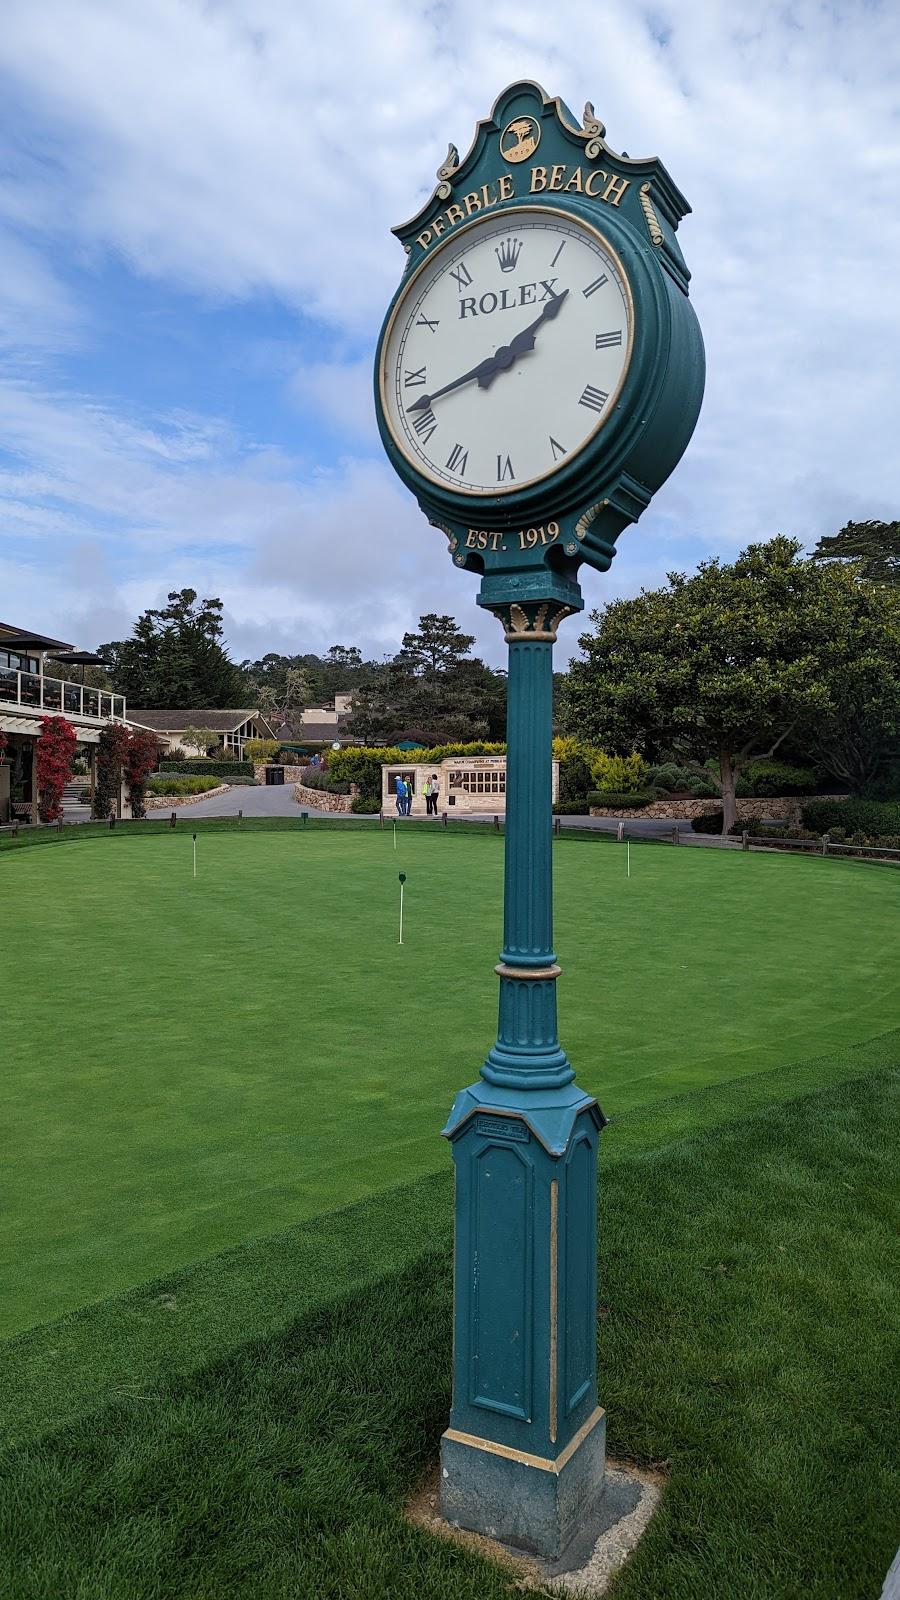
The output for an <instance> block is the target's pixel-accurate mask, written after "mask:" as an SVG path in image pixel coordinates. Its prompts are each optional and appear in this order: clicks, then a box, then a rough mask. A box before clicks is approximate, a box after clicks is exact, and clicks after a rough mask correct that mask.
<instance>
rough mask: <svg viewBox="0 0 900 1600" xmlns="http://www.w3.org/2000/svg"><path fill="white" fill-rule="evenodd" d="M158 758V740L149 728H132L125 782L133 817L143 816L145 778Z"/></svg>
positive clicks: (144, 814) (144, 808)
mask: <svg viewBox="0 0 900 1600" xmlns="http://www.w3.org/2000/svg"><path fill="white" fill-rule="evenodd" d="M158 760H159V741H158V740H157V737H156V734H155V733H153V732H152V731H151V729H149V728H143V729H141V728H132V730H131V735H130V738H129V741H128V754H127V755H126V757H125V782H126V784H127V786H128V800H129V804H130V806H131V815H132V816H133V817H138V818H140V817H145V816H146V815H147V807H146V804H145V800H146V794H147V779H148V777H149V775H150V773H151V772H152V771H153V768H154V767H155V766H156V763H157V761H158Z"/></svg>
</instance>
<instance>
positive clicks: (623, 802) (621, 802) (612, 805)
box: [588, 789, 660, 811]
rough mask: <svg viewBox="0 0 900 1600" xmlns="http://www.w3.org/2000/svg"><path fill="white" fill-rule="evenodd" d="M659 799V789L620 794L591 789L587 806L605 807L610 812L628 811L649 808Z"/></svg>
mask: <svg viewBox="0 0 900 1600" xmlns="http://www.w3.org/2000/svg"><path fill="white" fill-rule="evenodd" d="M659 797H660V790H659V789H634V790H627V791H625V792H624V793H620V794H617V793H616V792H615V791H614V790H612V789H592V790H591V792H590V794H589V795H588V805H591V806H606V807H608V808H609V810H610V811H630V810H632V809H640V808H642V807H643V806H650V805H652V804H653V802H654V800H658V799H659Z"/></svg>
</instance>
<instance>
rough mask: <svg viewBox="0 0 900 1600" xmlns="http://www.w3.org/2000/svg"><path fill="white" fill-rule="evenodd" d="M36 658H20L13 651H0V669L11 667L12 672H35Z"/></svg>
mask: <svg viewBox="0 0 900 1600" xmlns="http://www.w3.org/2000/svg"><path fill="white" fill-rule="evenodd" d="M38 666H39V662H38V659H37V657H36V656H20V655H17V654H16V652H15V651H14V650H0V667H11V668H12V670H13V672H37V670H38Z"/></svg>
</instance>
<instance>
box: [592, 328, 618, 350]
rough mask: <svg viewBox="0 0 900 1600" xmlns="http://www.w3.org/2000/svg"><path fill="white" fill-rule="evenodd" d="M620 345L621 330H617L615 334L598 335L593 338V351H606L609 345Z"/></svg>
mask: <svg viewBox="0 0 900 1600" xmlns="http://www.w3.org/2000/svg"><path fill="white" fill-rule="evenodd" d="M621 343H622V329H621V328H617V329H616V331H615V333H598V334H595V336H594V349H595V350H608V349H609V347H610V345H613V344H621Z"/></svg>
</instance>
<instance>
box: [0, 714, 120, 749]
mask: <svg viewBox="0 0 900 1600" xmlns="http://www.w3.org/2000/svg"><path fill="white" fill-rule="evenodd" d="M49 714H50V713H48V715H49ZM67 720H68V719H67ZM70 726H71V727H72V728H74V729H75V734H76V737H77V739H78V743H79V744H99V743H100V729H99V728H82V727H80V726H79V724H78V723H77V722H76V721H72V722H71V723H70ZM0 728H2V730H3V732H4V733H27V734H38V733H40V731H41V724H40V723H39V722H35V720H34V718H33V717H3V716H0Z"/></svg>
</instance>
